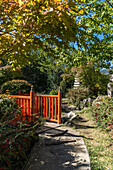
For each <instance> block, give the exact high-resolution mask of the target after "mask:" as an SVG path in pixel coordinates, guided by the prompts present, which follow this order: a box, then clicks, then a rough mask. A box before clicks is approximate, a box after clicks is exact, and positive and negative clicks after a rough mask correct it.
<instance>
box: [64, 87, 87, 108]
mask: <svg viewBox="0 0 113 170" xmlns="http://www.w3.org/2000/svg"><path fill="white" fill-rule="evenodd" d="M67 98H68V102H69V103H70V104H74V105H75V106H76V109H79V110H81V109H82V108H83V99H87V98H88V89H86V88H84V87H81V86H80V87H77V88H75V89H69V90H68V93H67Z"/></svg>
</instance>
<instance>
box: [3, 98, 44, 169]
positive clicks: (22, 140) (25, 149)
mask: <svg viewBox="0 0 113 170" xmlns="http://www.w3.org/2000/svg"><path fill="white" fill-rule="evenodd" d="M1 98H2V99H1V103H2V104H1V106H2V107H0V108H1V112H2V111H3V116H2V117H1V118H0V153H1V155H0V169H15V170H18V169H22V167H23V165H24V163H25V162H26V161H27V159H28V154H29V153H30V150H31V148H32V146H33V144H34V142H35V140H36V139H37V137H36V136H35V130H36V129H37V127H39V126H41V125H42V119H40V118H37V119H35V117H34V116H35V115H32V118H33V120H34V121H32V120H31V121H29V124H26V123H24V122H22V121H20V119H17V121H16V122H15V121H14V120H15V118H17V116H18V113H20V109H21V108H20V107H19V106H18V105H17V104H15V100H14V99H12V98H7V97H6V96H5V98H4V96H2V97H1ZM3 98H4V99H3ZM4 106H5V108H4Z"/></svg>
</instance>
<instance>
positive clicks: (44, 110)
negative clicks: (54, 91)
mask: <svg viewBox="0 0 113 170" xmlns="http://www.w3.org/2000/svg"><path fill="white" fill-rule="evenodd" d="M43 112H44V117H45V113H46V98H45V97H44V109H43Z"/></svg>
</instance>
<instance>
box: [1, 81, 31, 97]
mask: <svg viewBox="0 0 113 170" xmlns="http://www.w3.org/2000/svg"><path fill="white" fill-rule="evenodd" d="M30 88H31V84H29V83H28V82H27V81H25V80H11V81H7V82H5V83H4V84H3V85H2V86H1V92H2V93H3V94H4V93H6V91H7V90H8V91H9V94H13V95H16V94H18V90H21V93H22V94H29V92H30Z"/></svg>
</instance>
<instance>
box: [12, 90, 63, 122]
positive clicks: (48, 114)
mask: <svg viewBox="0 0 113 170" xmlns="http://www.w3.org/2000/svg"><path fill="white" fill-rule="evenodd" d="M10 97H13V98H16V99H17V103H18V104H19V105H20V106H21V107H22V109H21V113H20V114H21V117H24V119H27V118H28V117H29V116H32V115H33V114H36V116H39V117H45V118H46V120H49V121H53V122H58V123H61V99H62V95H61V91H58V95H35V93H34V91H32V90H31V91H30V96H29V95H23V94H21V92H20V91H19V92H18V95H10Z"/></svg>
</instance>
